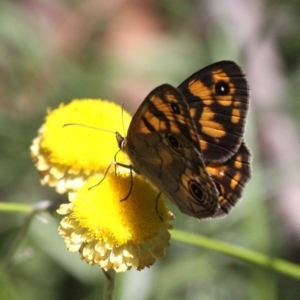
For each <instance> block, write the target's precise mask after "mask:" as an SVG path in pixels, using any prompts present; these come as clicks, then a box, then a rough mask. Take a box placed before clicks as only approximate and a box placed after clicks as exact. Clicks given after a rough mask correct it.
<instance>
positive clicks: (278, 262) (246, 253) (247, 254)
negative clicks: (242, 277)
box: [172, 230, 300, 279]
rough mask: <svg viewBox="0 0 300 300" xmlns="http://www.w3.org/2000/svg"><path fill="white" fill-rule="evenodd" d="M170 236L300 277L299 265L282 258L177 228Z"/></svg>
mask: <svg viewBox="0 0 300 300" xmlns="http://www.w3.org/2000/svg"><path fill="white" fill-rule="evenodd" d="M172 238H175V239H176V240H177V241H181V242H184V243H187V244H190V245H195V246H201V247H203V248H206V249H209V250H213V251H217V252H219V253H223V254H226V255H229V256H231V257H234V258H237V259H239V260H243V261H245V262H248V263H251V264H254V265H257V266H260V267H263V268H266V269H270V270H272V271H275V272H277V273H281V274H285V275H288V276H290V277H294V278H296V279H300V266H298V265H295V264H293V263H290V262H287V261H284V260H282V259H278V258H274V257H270V256H267V255H265V254H262V253H259V252H256V251H253V250H249V249H246V248H243V247H240V246H234V245H231V244H228V243H226V242H221V241H217V240H214V239H210V238H207V237H204V236H200V235H196V234H192V233H188V232H184V231H179V230H172Z"/></svg>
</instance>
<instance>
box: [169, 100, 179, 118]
mask: <svg viewBox="0 0 300 300" xmlns="http://www.w3.org/2000/svg"><path fill="white" fill-rule="evenodd" d="M171 109H172V111H173V113H174V114H177V115H179V114H180V113H181V110H180V107H179V105H178V104H177V103H175V102H172V103H171Z"/></svg>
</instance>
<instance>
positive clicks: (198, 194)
mask: <svg viewBox="0 0 300 300" xmlns="http://www.w3.org/2000/svg"><path fill="white" fill-rule="evenodd" d="M189 189H190V192H191V194H192V195H193V196H194V197H195V198H196V199H198V200H202V197H203V191H202V189H201V187H200V185H199V184H198V183H196V182H195V181H193V180H190V181H189Z"/></svg>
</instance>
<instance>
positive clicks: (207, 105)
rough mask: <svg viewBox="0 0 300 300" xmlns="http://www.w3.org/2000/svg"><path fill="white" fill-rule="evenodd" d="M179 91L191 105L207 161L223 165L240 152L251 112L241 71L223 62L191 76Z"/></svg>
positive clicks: (191, 112) (230, 63)
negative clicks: (246, 119)
mask: <svg viewBox="0 0 300 300" xmlns="http://www.w3.org/2000/svg"><path fill="white" fill-rule="evenodd" d="M178 89H179V90H180V91H181V92H182V94H183V95H184V97H185V100H186V102H187V103H188V105H189V110H190V115H191V117H192V118H193V120H194V122H195V126H196V128H197V132H198V134H199V137H200V145H201V151H202V153H203V158H204V160H205V161H206V162H210V161H219V162H224V161H226V160H227V159H228V158H230V157H231V156H233V155H234V154H235V152H236V151H237V150H238V148H239V146H240V144H241V141H242V138H243V134H244V125H245V118H246V114H247V110H248V101H249V88H248V83H247V80H246V78H245V75H244V73H243V72H242V70H241V68H240V67H239V66H238V65H237V64H236V63H234V62H232V61H221V62H217V63H215V64H212V65H210V66H207V67H206V68H203V69H201V70H200V71H198V72H196V73H194V74H193V75H191V76H190V77H189V78H188V79H186V80H185V81H184V82H183V83H181V84H180V85H179V87H178Z"/></svg>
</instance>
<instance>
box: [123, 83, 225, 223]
mask: <svg viewBox="0 0 300 300" xmlns="http://www.w3.org/2000/svg"><path fill="white" fill-rule="evenodd" d="M125 151H126V152H127V153H128V156H129V157H130V159H131V162H132V164H133V167H134V169H135V170H137V171H138V172H139V173H141V174H142V175H144V176H145V177H146V178H148V179H149V180H150V181H151V182H152V183H153V184H154V185H155V186H156V187H157V188H158V189H159V190H160V191H161V192H162V193H163V194H165V195H166V196H167V197H168V198H169V199H170V200H171V201H172V202H174V203H175V204H176V205H177V206H178V207H179V209H180V210H181V211H182V212H183V213H186V214H188V215H190V216H193V217H196V218H205V217H210V216H213V215H214V214H215V213H216V212H217V211H218V209H219V203H218V191H217V189H216V187H215V184H214V183H213V181H212V180H211V178H210V176H209V175H208V173H207V171H206V170H205V166H204V163H203V160H202V157H201V152H200V148H199V138H198V135H197V133H196V131H195V127H194V124H193V120H192V119H191V117H190V115H189V112H188V106H187V104H186V103H185V100H184V98H183V96H182V94H181V93H180V92H179V91H178V90H177V89H176V88H173V87H172V86H170V85H162V86H160V87H158V88H156V89H155V90H153V91H152V92H151V93H150V94H149V96H148V97H147V98H146V99H145V100H144V102H143V103H142V104H141V106H140V108H139V109H138V111H137V113H136V114H135V116H134V118H133V120H132V122H131V124H130V127H129V130H128V135H127V143H126V148H125Z"/></svg>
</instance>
